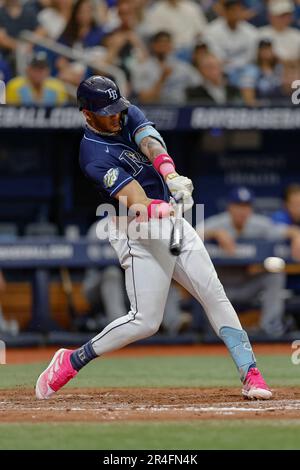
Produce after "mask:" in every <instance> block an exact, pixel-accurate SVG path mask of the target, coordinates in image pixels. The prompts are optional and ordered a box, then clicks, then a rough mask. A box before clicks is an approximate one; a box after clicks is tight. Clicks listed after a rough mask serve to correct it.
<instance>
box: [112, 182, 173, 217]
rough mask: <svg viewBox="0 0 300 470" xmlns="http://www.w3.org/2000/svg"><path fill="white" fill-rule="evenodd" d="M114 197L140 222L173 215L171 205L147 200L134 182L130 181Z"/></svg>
mask: <svg viewBox="0 0 300 470" xmlns="http://www.w3.org/2000/svg"><path fill="white" fill-rule="evenodd" d="M114 197H115V198H116V199H118V201H120V202H121V203H122V204H123V205H126V206H127V207H128V209H129V215H132V216H134V217H136V218H137V220H138V221H140V222H142V221H146V220H148V218H149V217H152V218H153V217H154V218H164V217H169V216H170V215H171V214H172V213H173V207H172V206H171V204H169V203H167V202H165V201H162V200H159V199H150V198H148V197H147V195H146V193H145V191H144V189H143V188H142V186H141V185H140V184H139V182H138V181H136V180H132V181H130V183H128V184H127V185H126V186H124V187H123V188H122V189H121V190H120V191H119V192H118V193H116V194H115V196H114Z"/></svg>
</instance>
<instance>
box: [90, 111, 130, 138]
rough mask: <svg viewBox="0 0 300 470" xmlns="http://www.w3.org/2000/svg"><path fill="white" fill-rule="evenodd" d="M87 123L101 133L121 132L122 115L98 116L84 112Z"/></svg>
mask: <svg viewBox="0 0 300 470" xmlns="http://www.w3.org/2000/svg"><path fill="white" fill-rule="evenodd" d="M84 115H85V117H86V119H87V123H88V124H90V125H91V126H92V127H93V128H94V129H96V130H97V131H99V132H108V133H110V132H120V130H121V129H122V125H121V113H118V114H112V115H111V116H98V115H97V114H95V113H91V112H89V111H84Z"/></svg>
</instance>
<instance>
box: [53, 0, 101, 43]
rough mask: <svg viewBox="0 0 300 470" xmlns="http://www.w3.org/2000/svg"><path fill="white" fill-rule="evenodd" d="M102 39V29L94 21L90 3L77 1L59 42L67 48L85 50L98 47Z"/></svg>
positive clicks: (88, 0) (88, 1) (85, 0)
mask: <svg viewBox="0 0 300 470" xmlns="http://www.w3.org/2000/svg"><path fill="white" fill-rule="evenodd" d="M102 38H103V28H102V27H101V26H99V25H98V23H97V20H96V19H95V16H94V9H93V3H92V1H91V0H77V1H76V3H75V4H74V6H73V10H72V13H71V16H70V19H69V21H68V23H67V25H66V27H65V29H64V31H63V33H62V35H61V37H60V42H62V43H63V44H65V45H66V46H69V47H75V48H77V49H85V48H88V47H94V46H98V45H99V44H100V42H101V40H102Z"/></svg>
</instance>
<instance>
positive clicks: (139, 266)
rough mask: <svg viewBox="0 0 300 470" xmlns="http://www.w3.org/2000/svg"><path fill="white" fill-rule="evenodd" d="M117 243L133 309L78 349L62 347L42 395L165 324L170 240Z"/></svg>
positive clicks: (40, 385) (43, 380)
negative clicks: (92, 363) (162, 323)
mask: <svg viewBox="0 0 300 470" xmlns="http://www.w3.org/2000/svg"><path fill="white" fill-rule="evenodd" d="M113 246H114V248H115V249H116V251H117V253H118V256H119V259H120V262H121V265H122V267H123V268H124V269H125V281H126V290H127V294H128V297H129V300H130V303H131V309H130V311H129V313H128V314H127V315H124V316H122V317H120V318H118V319H116V320H114V321H113V322H112V323H110V324H109V325H107V326H106V327H105V328H104V330H103V331H102V332H101V333H99V334H98V335H97V336H95V337H94V338H93V339H92V340H91V341H89V342H88V343H86V344H85V345H83V346H82V347H81V348H79V349H77V350H76V351H70V350H66V349H61V350H59V351H58V352H57V353H56V355H55V356H54V358H53V360H52V361H51V363H50V364H49V366H48V367H47V369H46V370H45V371H44V372H43V373H42V374H41V375H40V377H39V378H38V381H37V385H36V395H37V397H38V398H41V399H44V398H49V397H50V396H51V395H52V394H53V393H55V392H56V391H58V390H59V389H60V388H61V387H62V386H63V385H65V384H66V383H67V382H68V381H69V380H70V379H71V378H72V377H74V376H75V375H76V374H77V372H78V371H79V370H80V369H81V368H82V367H84V366H85V365H86V364H88V363H89V362H90V361H91V360H93V359H94V358H96V357H97V356H100V355H102V354H104V353H106V352H109V351H113V350H115V349H119V348H121V347H123V346H126V345H127V344H129V343H132V342H134V341H137V340H139V339H142V338H145V337H148V336H151V335H152V334H154V333H155V332H156V331H157V330H158V328H159V326H160V324H161V321H162V318H163V312H164V307H165V303H166V299H167V295H168V291H169V287H170V282H171V278H172V274H173V271H174V265H175V258H174V257H172V256H170V254H169V252H168V249H167V240H165V242H164V243H163V242H161V241H160V240H159V239H157V240H151V239H148V240H147V239H146V240H141V241H138V240H130V239H129V238H125V239H124V238H121V239H118V240H115V241H114V243H113ZM112 295H113V293H112Z"/></svg>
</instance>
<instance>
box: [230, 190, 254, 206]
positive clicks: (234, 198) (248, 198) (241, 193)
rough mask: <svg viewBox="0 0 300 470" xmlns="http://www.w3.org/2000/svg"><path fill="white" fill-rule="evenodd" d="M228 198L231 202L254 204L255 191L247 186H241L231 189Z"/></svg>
mask: <svg viewBox="0 0 300 470" xmlns="http://www.w3.org/2000/svg"><path fill="white" fill-rule="evenodd" d="M228 200H229V202H230V203H236V204H252V203H253V202H254V193H253V192H252V191H251V190H250V189H248V188H246V187H245V186H240V187H238V188H234V189H233V190H232V191H230V193H229V198H228Z"/></svg>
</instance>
